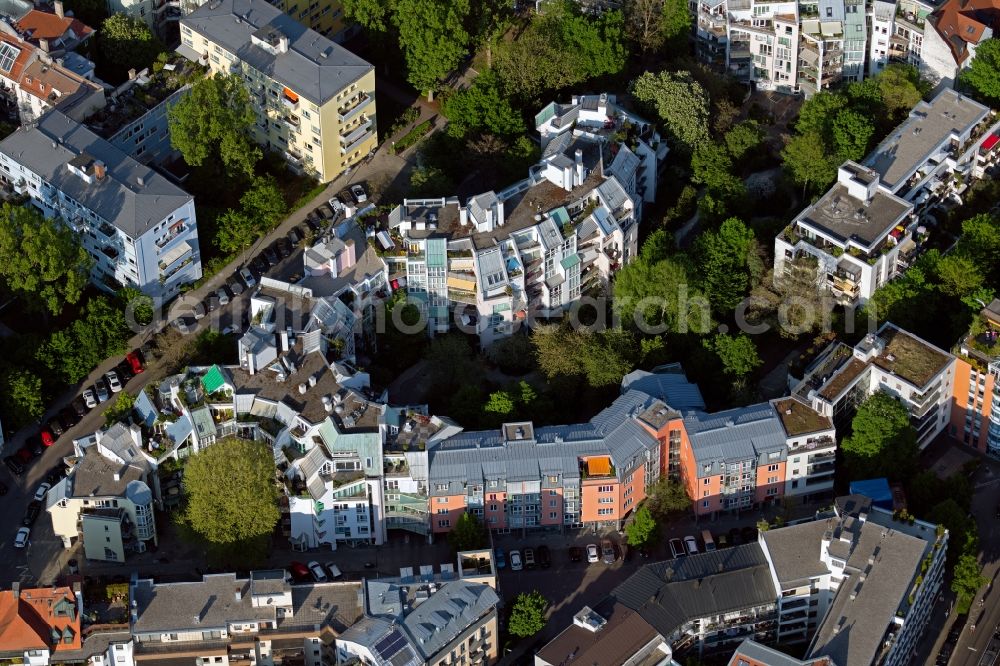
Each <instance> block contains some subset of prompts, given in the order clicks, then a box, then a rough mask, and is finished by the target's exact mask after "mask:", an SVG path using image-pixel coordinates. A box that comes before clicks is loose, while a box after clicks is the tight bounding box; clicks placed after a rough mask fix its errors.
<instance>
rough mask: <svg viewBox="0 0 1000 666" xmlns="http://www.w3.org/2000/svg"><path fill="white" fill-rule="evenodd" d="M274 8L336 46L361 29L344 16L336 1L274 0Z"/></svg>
mask: <svg viewBox="0 0 1000 666" xmlns="http://www.w3.org/2000/svg"><path fill="white" fill-rule="evenodd" d="M274 6H275V7H277V8H278V9H280V10H281V11H283V12H284V13H286V14H288V15H289V16H291V17H292V18H293V19H295V20H296V21H298V22H299V23H301V24H302V25H306V26H309V27H310V28H312V29H313V30H315V31H316V32H318V33H319V34H321V35H323V36H324V37H329V38H330V39H332V40H333V41H335V42H337V43H338V44H343V43H344V42H345V41H347V40H348V39H350V38H351V37H353V36H354V35H356V34H357V33H358V31H359V30H360V29H361V26H359V25H358V24H357V23H352V22H351V21H349V20H348V19H347V17H346V16H345V15H344V7H343V4H342V3H341V2H339V1H338V0H323V1H322V2H317V1H316V0H312V1H309V0H275V2H274Z"/></svg>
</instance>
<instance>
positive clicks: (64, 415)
mask: <svg viewBox="0 0 1000 666" xmlns="http://www.w3.org/2000/svg"><path fill="white" fill-rule="evenodd" d="M79 422H80V415H79V414H77V413H76V410H75V409H74V408H73V406H72V403H70V406H69V407H63V408H62V409H60V410H59V423H61V424H63V427H64V428H66V429H67V430H69V429H70V428H72V427H73V426H75V425H76V424H77V423H79Z"/></svg>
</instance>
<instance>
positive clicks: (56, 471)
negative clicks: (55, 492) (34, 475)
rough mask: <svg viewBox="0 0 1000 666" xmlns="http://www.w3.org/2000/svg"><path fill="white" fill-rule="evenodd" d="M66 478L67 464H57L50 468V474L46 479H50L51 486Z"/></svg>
mask: <svg viewBox="0 0 1000 666" xmlns="http://www.w3.org/2000/svg"><path fill="white" fill-rule="evenodd" d="M65 478H66V466H65V465H56V466H55V467H53V468H52V469H51V470H49V473H48V474H46V475H45V480H46V481H48V483H49V485H50V486H54V485H56V484H57V483H59V482H60V481H62V480H63V479H65Z"/></svg>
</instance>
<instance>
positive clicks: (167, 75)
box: [86, 54, 205, 139]
mask: <svg viewBox="0 0 1000 666" xmlns="http://www.w3.org/2000/svg"><path fill="white" fill-rule="evenodd" d="M163 55H165V54H161V57H162V56H163ZM204 72H205V68H204V67H202V66H200V65H198V64H196V63H193V62H190V61H189V60H187V59H186V58H184V57H183V56H180V55H177V54H172V55H170V56H168V57H167V58H166V59H165V60H157V61H156V62H154V63H153V66H152V68H151V69H145V70H143V71H142V72H140V73H139V74H138V75H137V76H136V78H135V79H133V80H132V81H130V82H128V83H126V84H125V85H123V86H121V87H120V88H119V89H118V90H120V92H116V93H112V94H111V96H110V99H109V100H108V105H107V106H106V107H104V108H103V109H101V110H99V111H97V112H96V113H95V114H93V115H92V116H90V117H89V118H87V119H86V124H87V126H89V127H90V128H91V129H92V130H94V132H96V133H97V134H99V135H100V136H102V137H103V138H105V139H108V138H110V137H112V136H113V135H114V134H115V133H117V132H118V131H119V130H121V129H122V128H123V127H125V126H126V125H128V124H129V123H131V122H132V121H134V120H136V119H138V118H140V117H142V116H143V115H145V114H146V113H148V112H149V111H150V110H151V109H153V108H155V107H156V106H157V105H159V104H160V103H162V102H163V101H164V100H166V99H167V98H168V97H170V96H171V95H173V94H174V93H175V92H177V91H178V90H180V89H181V88H183V87H184V86H186V85H188V84H190V83H193V82H194V81H196V80H197V79H198V78H200V77H201V76H202V75H203V74H204ZM129 83H131V85H129Z"/></svg>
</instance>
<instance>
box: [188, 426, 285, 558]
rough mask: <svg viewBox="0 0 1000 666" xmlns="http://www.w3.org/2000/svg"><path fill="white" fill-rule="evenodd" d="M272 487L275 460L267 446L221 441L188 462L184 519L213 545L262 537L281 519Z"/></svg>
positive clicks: (225, 544)
mask: <svg viewBox="0 0 1000 666" xmlns="http://www.w3.org/2000/svg"><path fill="white" fill-rule="evenodd" d="M274 484H275V480H274V456H273V454H272V453H271V450H270V448H269V447H268V446H266V445H264V444H262V443H260V442H250V441H246V440H242V439H234V438H228V439H223V440H221V441H219V442H216V443H215V444H213V445H211V446H209V447H208V448H205V449H202V450H201V451H200V452H199V453H196V454H195V455H193V456H191V457H190V458H189V459H188V461H187V464H186V465H185V468H184V492H185V494H186V499H187V504H186V506H185V508H184V514H183V519H184V521H185V522H186V523H187V524H188V525H189V526H190V527H191V529H192V530H193V531H194V532H195V533H197V534H198V535H199V536H200V537H201V538H202V539H204V540H205V541H208V542H209V543H212V544H217V545H223V546H229V545H233V544H240V543H249V542H252V541H254V540H256V539H261V538H266V537H267V536H269V535H270V534H271V532H272V531H273V530H274V526H275V525H276V524H277V522H278V519H279V518H280V517H281V515H280V513H279V511H278V495H277V490H276V488H275V485H274Z"/></svg>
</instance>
